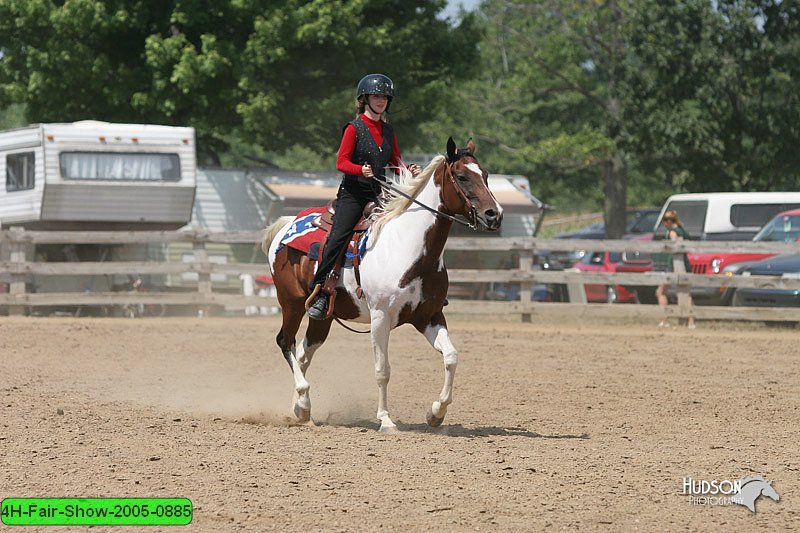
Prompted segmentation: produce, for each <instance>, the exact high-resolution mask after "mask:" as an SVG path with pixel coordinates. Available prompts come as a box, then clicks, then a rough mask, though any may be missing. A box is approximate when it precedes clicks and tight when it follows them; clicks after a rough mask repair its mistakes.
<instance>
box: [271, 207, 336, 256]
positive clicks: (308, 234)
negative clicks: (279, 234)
mask: <svg viewBox="0 0 800 533" xmlns="http://www.w3.org/2000/svg"><path fill="white" fill-rule="evenodd" d="M323 211H325V208H324V207H309V208H308V209H304V210H302V211H300V212H299V213H298V214H297V217H295V219H294V222H292V227H290V228H289V231H287V232H286V235H284V236H283V239H281V244H280V246H281V247H283V246H288V247H289V248H294V249H295V250H299V251H301V252H303V253H304V254H307V253H309V252H310V251H311V247H312V246H313V245H314V244H316V245H317V246H316V248H317V249H319V243H321V242H322V240H323V239H324V238H325V232H324V231H322V230H321V229H319V228H318V227H317V226H314V225H313V224H312V222H313V221H314V219H316V218H317V217H318V216H319V215H320V213H322V212H323ZM279 249H280V247H279Z"/></svg>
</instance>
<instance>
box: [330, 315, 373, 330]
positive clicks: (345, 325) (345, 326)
mask: <svg viewBox="0 0 800 533" xmlns="http://www.w3.org/2000/svg"><path fill="white" fill-rule="evenodd" d="M333 319H334V320H335V321H336V322H338V323H339V325H340V326H342V327H343V328H344V329H346V330H348V331H352V332H353V333H370V332H372V330H371V329H368V330H367V331H359V330H357V329H353V328H351V327H350V326H348V325H347V324H345V323H344V322H342V321H341V320H339V317H338V316H334V317H333Z"/></svg>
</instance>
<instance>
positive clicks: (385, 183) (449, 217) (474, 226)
mask: <svg viewBox="0 0 800 533" xmlns="http://www.w3.org/2000/svg"><path fill="white" fill-rule="evenodd" d="M448 170H450V165H447V166H446V167H445V174H446V175H448V174H449V176H448V177H449V178H450V181H451V182H452V183H453V188H454V189H455V191H456V193H457V194H458V195H459V196H460V197H461V199H462V200H463V201H464V203H465V204H467V205H469V206H470V208H471V212H472V221H471V222H470V221H466V222H465V221H463V220H461V219H458V218H456V217H455V216H453V215H450V214H448V213H445V212H444V211H439V210H438V209H434V208H432V207H430V206H428V205H425V204H423V203H422V202H420V201H419V200H417V199H416V198H414V197H413V196H410V195H408V194H406V193H404V192H403V191H401V190H400V189H398V188H397V187H395V186H394V185H392V184H391V183H389V182H388V181H384V180H382V179H379V178H377V177H376V178H375V181H376V182H377V183H378V185H380V186H381V187H383V188H384V189H386V190H388V191H391V192H393V193H395V194H399V195H400V196H402V197H403V198H405V199H406V200H411V201H412V202H414V203H415V204H417V205H418V206H420V207H423V208H425V209H427V210H428V211H430V212H431V213H433V214H434V215H436V216H437V217H442V218H446V219H447V220H449V221H451V222H458V223H459V224H461V225H462V226H466V227H468V228H470V229H471V230H473V231H477V230H478V224H477V222H476V221H477V219H478V216H477V214H476V210H475V206H474V205H472V202H470V201H469V200H468V199H467V195H466V194H464V191H463V190H462V189H461V187H459V186H458V183H456V180H455V178H454V177H453V172H452V170H451V171H450V172H449V173H448V172H447V171H448ZM442 190H444V181H443V182H442Z"/></svg>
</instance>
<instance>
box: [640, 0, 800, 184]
mask: <svg viewBox="0 0 800 533" xmlns="http://www.w3.org/2000/svg"><path fill="white" fill-rule="evenodd" d="M633 8H634V9H632V10H631V17H630V19H629V23H630V25H629V27H628V28H627V31H626V33H627V34H628V35H629V40H630V56H631V58H632V62H633V65H635V66H636V68H635V69H631V71H630V75H629V76H628V78H627V82H628V85H627V90H626V99H627V100H628V101H629V102H630V103H629V105H628V106H626V111H627V113H626V123H627V128H628V130H629V134H630V138H629V140H630V143H629V144H630V146H631V147H632V150H635V152H636V154H637V157H638V159H639V160H640V162H641V164H642V165H643V167H644V168H646V169H648V170H649V171H651V172H655V173H659V174H661V175H663V176H665V177H666V178H667V179H669V180H670V181H671V182H672V183H673V185H674V186H676V187H680V188H682V189H684V190H688V191H698V192H699V191H725V190H736V191H748V190H753V191H758V190H776V189H781V188H784V189H787V188H788V189H792V188H794V187H795V186H796V183H797V178H798V174H799V173H800V151H798V150H797V148H796V147H797V145H798V143H800V128H798V126H797V125H798V123H800V122H799V120H800V91H799V90H798V89H800V60H798V57H800V56H798V52H800V13H799V12H798V4H797V3H796V2H776V1H772V0H769V1H752V0H751V1H744V2H742V1H737V0H724V1H718V2H714V3H710V2H707V1H703V0H693V1H687V2H681V3H659V2H637V3H635V4H633Z"/></svg>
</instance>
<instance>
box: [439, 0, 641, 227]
mask: <svg viewBox="0 0 800 533" xmlns="http://www.w3.org/2000/svg"><path fill="white" fill-rule="evenodd" d="M480 12H481V13H482V19H481V22H482V27H483V31H484V34H485V38H484V39H483V40H482V42H481V63H480V66H481V77H480V78H478V79H476V80H474V81H473V82H471V83H468V84H466V85H464V86H463V87H462V88H460V89H459V90H458V92H459V96H458V98H459V99H461V100H463V101H464V102H465V105H464V106H463V107H464V108H466V109H467V110H468V111H467V112H465V113H463V114H461V115H457V116H452V115H451V117H450V119H449V123H450V124H451V126H450V127H451V128H452V129H454V130H458V129H461V130H462V131H465V132H468V133H469V135H471V136H473V137H475V138H476V140H477V141H478V144H479V147H480V149H481V151H482V153H485V154H486V155H482V158H485V161H486V162H487V163H488V165H489V167H490V168H492V170H493V171H496V172H510V173H523V174H527V175H530V176H533V179H534V180H540V181H535V182H534V183H533V184H532V186H533V188H534V190H536V191H537V194H540V195H542V197H544V198H549V197H559V198H561V199H562V200H563V201H564V203H565V204H568V205H570V206H571V207H572V208H580V207H586V206H587V205H591V204H595V203H602V204H604V208H605V218H606V222H607V224H606V227H607V233H608V235H609V236H621V235H622V234H623V232H624V230H625V205H626V187H627V161H626V156H625V154H624V152H623V151H622V148H621V146H620V141H621V139H622V129H621V125H620V118H621V113H622V106H623V104H624V102H622V101H621V99H620V97H619V88H618V84H619V77H620V76H621V75H623V74H624V64H625V61H626V49H625V42H624V41H623V39H622V38H621V36H620V33H619V31H618V28H619V25H620V24H621V21H622V18H623V16H624V13H623V11H622V8H621V7H620V6H619V5H618V2H616V1H604V2H582V1H578V0H574V1H572V0H571V1H556V0H526V1H522V2H519V1H517V2H511V1H508V0H486V1H485V2H483V3H482V6H481V8H480ZM484 149H485V150H486V152H483V150H484ZM557 207H561V208H565V209H566V208H567V207H566V205H561V206H557Z"/></svg>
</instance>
